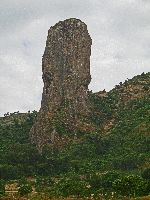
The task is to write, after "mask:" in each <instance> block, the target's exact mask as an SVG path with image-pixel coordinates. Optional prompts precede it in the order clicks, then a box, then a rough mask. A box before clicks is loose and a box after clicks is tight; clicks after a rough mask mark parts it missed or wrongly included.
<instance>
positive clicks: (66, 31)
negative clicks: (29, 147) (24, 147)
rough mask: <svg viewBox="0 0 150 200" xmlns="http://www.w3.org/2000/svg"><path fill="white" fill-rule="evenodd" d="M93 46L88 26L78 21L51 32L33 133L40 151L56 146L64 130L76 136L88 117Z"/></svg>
mask: <svg viewBox="0 0 150 200" xmlns="http://www.w3.org/2000/svg"><path fill="white" fill-rule="evenodd" d="M91 44H92V40H91V37H90V35H89V33H88V30H87V26H86V24H85V23H83V22H82V21H81V20H78V19H67V20H65V21H60V22H58V23H57V24H56V25H54V26H52V27H51V28H50V29H49V31H48V37H47V41H46V48H45V52H44V55H43V59H42V71H43V77H42V78H43V82H44V88H43V95H42V102H41V109H40V111H39V114H38V117H37V121H36V123H35V124H34V126H33V127H32V129H31V131H30V135H31V141H32V143H35V144H36V146H37V147H38V149H39V151H42V148H43V146H44V145H45V144H55V143H56V141H57V140H58V137H59V134H60V133H59V132H62V129H65V131H68V132H70V134H72V133H75V132H76V131H77V129H78V124H79V123H78V122H79V121H80V120H81V119H84V118H85V117H86V116H88V113H89V110H90V108H89V104H88V85H89V83H90V81H91V75H90V55H91ZM59 139H60V138H59ZM61 139H63V138H62V137H61Z"/></svg>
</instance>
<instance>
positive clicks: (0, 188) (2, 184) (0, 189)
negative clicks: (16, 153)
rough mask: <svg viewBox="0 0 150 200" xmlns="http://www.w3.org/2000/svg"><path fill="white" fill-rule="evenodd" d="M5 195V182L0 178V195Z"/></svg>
mask: <svg viewBox="0 0 150 200" xmlns="http://www.w3.org/2000/svg"><path fill="white" fill-rule="evenodd" d="M4 195H5V182H4V180H2V179H1V180H0V197H2V196H4Z"/></svg>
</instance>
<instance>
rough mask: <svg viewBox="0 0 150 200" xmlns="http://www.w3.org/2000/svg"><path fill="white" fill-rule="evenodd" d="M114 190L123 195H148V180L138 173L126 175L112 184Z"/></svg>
mask: <svg viewBox="0 0 150 200" xmlns="http://www.w3.org/2000/svg"><path fill="white" fill-rule="evenodd" d="M112 186H113V189H114V191H115V192H116V193H117V194H119V195H122V196H129V197H136V196H143V195H148V193H149V188H148V186H149V185H148V182H147V181H145V180H143V179H142V177H140V176H137V175H129V176H124V177H122V178H119V179H117V180H115V181H114V182H113V184H112Z"/></svg>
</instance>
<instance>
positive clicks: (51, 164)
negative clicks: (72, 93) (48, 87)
mask: <svg viewBox="0 0 150 200" xmlns="http://www.w3.org/2000/svg"><path fill="white" fill-rule="evenodd" d="M132 85H133V86H134V87H135V86H137V88H138V89H139V91H140V92H139V94H140V96H136V98H133V97H132V95H131V98H129V99H127V100H126V101H125V100H124V98H123V97H124V96H123V94H124V93H125V92H126V93H127V92H128V86H132ZM149 85H150V73H148V74H142V75H141V76H137V77H134V78H133V79H132V80H129V81H126V82H125V83H124V84H122V83H120V85H119V86H116V88H115V89H113V90H112V91H110V92H109V93H108V94H107V96H106V97H101V96H98V95H96V94H91V96H90V101H91V103H92V104H93V108H94V111H93V114H92V115H91V116H90V117H89V120H91V121H92V123H94V124H96V125H100V127H102V128H101V129H99V130H98V131H95V132H92V133H82V134H78V137H79V140H78V142H76V141H73V140H72V142H71V143H70V144H69V145H68V146H66V147H65V148H63V149H61V150H60V149H59V150H58V149H57V148H54V147H51V149H50V148H45V149H44V151H43V154H42V155H39V153H38V151H37V150H36V148H35V146H33V145H32V144H30V138H29V130H30V128H31V127H32V125H33V123H34V121H35V119H36V115H37V112H36V111H34V112H31V113H30V112H28V113H27V114H21V113H12V114H6V115H5V117H3V118H1V119H0V178H1V182H0V195H2V194H3V193H4V184H3V182H4V181H10V180H13V179H18V180H19V179H21V178H22V177H29V176H31V177H35V179H36V181H35V183H34V187H35V188H36V190H37V191H38V192H43V191H44V192H46V193H48V195H49V196H63V197H67V196H77V197H85V196H91V195H93V196H94V197H96V196H99V195H102V196H105V198H107V197H110V196H111V197H112V196H117V197H118V196H128V197H130V196H131V197H136V196H144V195H148V194H150V123H149V122H150V90H149ZM129 88H131V87H129ZM134 89H135V88H134ZM121 91H122V93H121ZM142 91H143V95H142ZM133 93H134V92H133ZM125 95H126V94H125ZM136 95H137V94H136ZM110 121H112V122H113V123H112V125H111V127H110V128H105V126H107V123H108V124H109V122H110ZM106 122H107V123H106ZM62 134H63V133H62ZM64 134H65V133H64ZM67 134H68V133H67ZM79 141H80V142H79ZM31 189H32V188H31V187H30V186H29V185H28V184H27V183H25V184H24V185H23V184H22V185H21V187H20V193H21V194H22V193H24V192H28V191H30V190H31Z"/></svg>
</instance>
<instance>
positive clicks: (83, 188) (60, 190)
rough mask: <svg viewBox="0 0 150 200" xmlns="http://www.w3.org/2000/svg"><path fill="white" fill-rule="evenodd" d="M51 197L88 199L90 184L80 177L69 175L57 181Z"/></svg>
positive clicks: (73, 174)
mask: <svg viewBox="0 0 150 200" xmlns="http://www.w3.org/2000/svg"><path fill="white" fill-rule="evenodd" d="M51 195H52V196H56V197H68V196H75V197H86V196H89V187H88V183H87V182H86V181H85V180H84V179H83V178H81V177H80V176H79V175H77V174H75V173H69V174H66V175H63V176H62V177H61V178H60V179H59V180H58V181H56V183H55V185H54V187H53V188H52V190H51Z"/></svg>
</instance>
